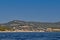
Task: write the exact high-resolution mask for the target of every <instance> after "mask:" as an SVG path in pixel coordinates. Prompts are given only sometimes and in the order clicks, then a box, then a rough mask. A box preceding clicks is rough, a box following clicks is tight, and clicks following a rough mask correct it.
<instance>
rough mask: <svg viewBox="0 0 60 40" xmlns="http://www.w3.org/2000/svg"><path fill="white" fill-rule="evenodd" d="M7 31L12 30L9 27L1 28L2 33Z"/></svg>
mask: <svg viewBox="0 0 60 40" xmlns="http://www.w3.org/2000/svg"><path fill="white" fill-rule="evenodd" d="M6 30H11V28H9V27H7V26H0V31H6Z"/></svg>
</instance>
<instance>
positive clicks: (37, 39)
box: [0, 32, 60, 40]
mask: <svg viewBox="0 0 60 40" xmlns="http://www.w3.org/2000/svg"><path fill="white" fill-rule="evenodd" d="M0 40H60V32H10V33H9V32H7V33H3V32H2V33H0Z"/></svg>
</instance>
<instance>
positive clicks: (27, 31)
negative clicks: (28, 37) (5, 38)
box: [0, 31, 40, 33]
mask: <svg viewBox="0 0 60 40" xmlns="http://www.w3.org/2000/svg"><path fill="white" fill-rule="evenodd" d="M2 32H4V33H5V32H40V31H0V33H2Z"/></svg>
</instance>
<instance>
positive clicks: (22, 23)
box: [0, 20, 60, 30]
mask: <svg viewBox="0 0 60 40" xmlns="http://www.w3.org/2000/svg"><path fill="white" fill-rule="evenodd" d="M0 25H2V26H8V27H10V28H13V27H16V28H17V29H20V26H21V27H22V26H28V27H29V28H31V29H32V28H33V30H35V29H36V30H37V29H40V28H44V29H46V28H48V27H58V28H60V22H56V23H47V22H31V21H30V22H28V21H21V20H13V21H10V22H8V23H4V24H0ZM30 26H31V27H30Z"/></svg>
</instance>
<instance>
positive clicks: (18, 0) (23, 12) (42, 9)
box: [0, 0, 60, 22]
mask: <svg viewBox="0 0 60 40" xmlns="http://www.w3.org/2000/svg"><path fill="white" fill-rule="evenodd" d="M10 20H26V21H27V20H28V21H40V22H57V21H60V0H0V22H7V21H10Z"/></svg>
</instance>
